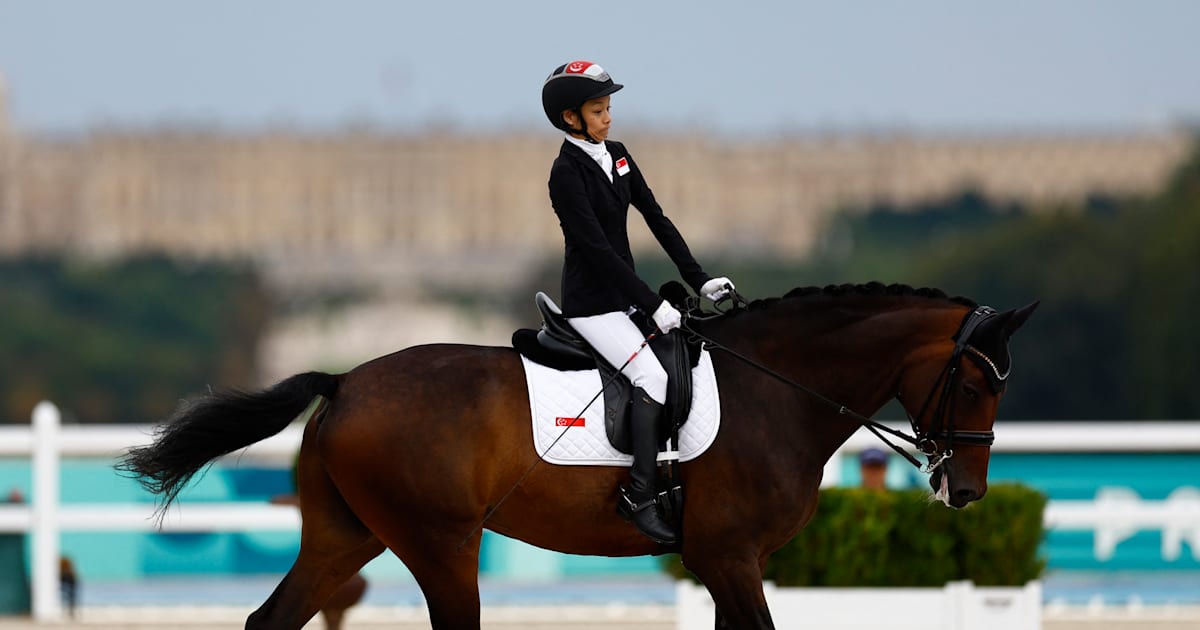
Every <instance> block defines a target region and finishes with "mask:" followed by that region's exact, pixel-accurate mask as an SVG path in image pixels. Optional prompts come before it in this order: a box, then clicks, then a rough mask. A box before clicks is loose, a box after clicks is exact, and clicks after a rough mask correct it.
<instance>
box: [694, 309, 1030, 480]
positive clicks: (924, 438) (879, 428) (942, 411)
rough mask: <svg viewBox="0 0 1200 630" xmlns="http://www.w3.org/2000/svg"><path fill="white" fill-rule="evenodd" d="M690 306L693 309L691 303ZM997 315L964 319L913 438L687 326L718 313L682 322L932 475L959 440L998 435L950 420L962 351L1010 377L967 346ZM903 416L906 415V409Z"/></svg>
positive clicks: (977, 442)
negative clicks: (924, 425)
mask: <svg viewBox="0 0 1200 630" xmlns="http://www.w3.org/2000/svg"><path fill="white" fill-rule="evenodd" d="M725 300H732V301H733V302H734V304H735V305H736V306H745V305H746V299H745V298H743V297H742V296H741V295H740V294H738V293H737V292H736V291H730V292H729V294H728V295H727V297H726V298H725V299H723V300H721V302H724V301H725ZM697 302H698V300H697ZM719 305H720V302H718V303H717V306H716V308H717V311H718V312H719V313H720V315H724V314H726V313H727V312H728V310H725V311H722V310H721V309H720V307H719ZM688 306H692V305H691V304H689V305H688ZM689 310H690V309H689ZM995 314H996V311H995V310H993V309H991V308H989V307H987V306H980V307H978V308H976V309H975V310H973V311H971V312H970V313H968V314H967V316H966V318H965V319H964V320H963V323H962V324H961V325H960V327H959V330H958V332H957V333H955V334H954V337H952V338H953V339H954V340H955V344H954V352H953V353H951V355H950V359H949V360H948V361H947V362H946V366H945V367H943V368H942V372H941V374H939V375H938V378H937V380H935V381H934V383H933V387H932V388H930V391H929V395H928V396H927V397H926V398H925V403H924V404H923V405H922V406H921V411H920V412H919V413H917V416H916V418H914V417H913V416H912V415H911V414H908V420H909V425H910V426H911V427H912V431H913V435H908V434H906V433H904V432H902V431H898V430H896V429H893V428H891V427H889V426H887V425H884V424H882V423H880V422H878V421H876V420H872V419H871V418H868V417H867V416H864V415H862V414H860V413H858V412H856V411H854V410H852V409H850V408H849V407H846V406H845V405H843V404H841V403H838V402H836V401H834V400H832V399H830V398H828V397H826V396H825V395H823V394H821V393H820V392H817V391H816V390H814V389H812V388H810V387H806V386H805V385H803V384H801V383H797V382H796V381H793V380H792V379H790V378H788V377H786V376H784V375H782V374H780V373H779V372H776V371H775V370H772V369H771V368H769V367H767V366H765V365H763V364H761V363H759V362H757V361H755V360H753V359H751V358H749V357H747V356H745V355H743V354H741V353H739V352H737V351H735V350H733V349H731V348H729V347H728V346H725V345H723V344H721V343H720V342H718V341H716V340H714V339H712V338H711V337H708V336H706V335H704V334H703V333H701V332H699V331H697V330H696V329H695V328H694V327H692V326H691V325H689V322H690V321H691V320H694V319H699V320H704V319H712V318H713V317H718V316H719V315H714V316H711V317H699V318H698V317H694V316H693V317H688V318H685V319H684V321H683V324H682V326H681V327H682V328H683V329H684V330H686V331H687V332H688V334H690V335H692V336H693V337H694V338H695V339H697V340H699V341H701V342H703V343H704V345H705V347H707V348H709V349H712V350H720V351H722V352H725V353H727V354H729V355H730V356H732V357H734V358H736V359H738V360H739V361H742V362H743V363H745V364H746V365H749V366H751V367H753V368H755V369H757V370H758V371H760V372H762V373H764V374H766V375H768V376H770V377H772V378H774V379H776V380H778V381H780V382H782V383H784V384H785V385H788V386H790V387H792V388H794V389H798V390H800V391H802V392H804V393H805V394H808V395H809V396H811V397H813V398H815V399H817V400H819V401H820V402H822V403H825V404H826V405H828V406H829V407H832V408H834V409H836V410H837V413H838V415H840V416H845V417H848V418H850V419H852V420H855V421H856V422H858V423H859V424H860V425H862V426H864V427H866V428H867V430H869V431H870V432H871V433H873V434H875V437H877V438H879V439H880V441H882V442H883V443H884V444H887V445H888V447H890V448H891V449H892V450H893V451H896V452H897V453H899V454H900V455H901V456H902V457H904V459H906V460H908V462H909V463H911V464H912V465H913V466H915V467H917V468H918V469H919V470H920V471H921V472H923V473H931V472H933V471H934V470H936V469H937V468H938V467H939V466H941V465H942V464H943V463H945V461H946V460H948V459H950V458H951V457H953V456H954V450H953V445H954V441H955V440H956V439H957V440H958V441H959V443H961V444H967V445H973V446H986V447H990V446H991V445H992V443H993V442H994V441H995V433H993V432H992V431H955V430H954V424H953V420H952V419H951V420H949V421H948V420H947V416H946V411H947V409H948V407H949V403H950V401H951V400H952V398H953V390H954V387H953V383H954V377H955V376H956V375H957V373H958V368H959V365H960V364H961V361H962V355H963V351H964V350H966V351H969V352H970V353H971V354H970V355H969V356H971V358H972V359H974V358H975V357H977V356H978V357H980V358H981V360H982V362H985V363H986V364H987V365H988V366H991V368H992V372H994V374H993V375H990V376H994V377H995V378H994V379H992V380H993V381H999V383H1000V384H1001V385H1002V384H1003V382H1004V380H1005V379H1007V378H1008V372H1007V371H1006V372H1005V373H1004V374H1000V373H999V370H997V369H996V368H995V363H993V362H992V361H991V359H989V358H988V357H987V356H986V355H984V354H983V353H982V352H980V351H979V350H978V349H976V348H975V347H973V346H970V345H967V342H968V341H969V340H970V337H971V333H973V332H974V331H975V329H976V328H978V327H979V325H980V324H981V323H983V322H984V321H985V320H987V319H989V318H991V317H992V316H994V315H995ZM939 386H940V388H941V391H940V395H939V396H938V405H937V407H936V408H935V411H934V418H933V419H932V420H931V422H930V431H929V432H923V431H921V429H920V427H919V426H918V425H917V418H920V417H922V416H924V415H925V411H926V410H927V409H928V407H929V403H930V402H931V401H932V400H933V397H934V394H935V393H938V391H939ZM993 386H994V387H995V386H996V384H995V382H993ZM905 413H906V414H907V411H906V412H905ZM935 427H936V428H935ZM883 433H887V434H889V435H891V436H893V437H895V438H898V439H900V440H903V441H905V442H907V443H909V444H912V445H913V446H914V447H916V448H917V450H919V451H921V453H923V454H924V455H925V456H926V457H927V458H928V459H929V463H928V464H927V465H925V466H922V465H921V462H920V461H918V460H917V458H916V457H914V456H913V455H912V454H911V453H909V452H908V451H906V450H904V449H903V448H901V447H900V446H898V445H896V444H895V443H894V442H892V441H891V440H889V439H888V438H887V437H885V436H884V435H883ZM938 439H941V440H944V441H945V442H946V448H945V449H944V450H942V451H939V450H938V446H937V442H936V440H938Z"/></svg>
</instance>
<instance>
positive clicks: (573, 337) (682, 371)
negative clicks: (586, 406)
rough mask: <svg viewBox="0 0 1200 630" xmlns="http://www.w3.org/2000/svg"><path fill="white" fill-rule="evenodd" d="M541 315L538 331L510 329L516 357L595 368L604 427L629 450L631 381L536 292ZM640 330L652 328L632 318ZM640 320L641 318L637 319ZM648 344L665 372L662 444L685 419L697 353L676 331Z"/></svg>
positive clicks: (616, 442) (567, 367)
mask: <svg viewBox="0 0 1200 630" xmlns="http://www.w3.org/2000/svg"><path fill="white" fill-rule="evenodd" d="M534 302H535V303H536V304H537V308H538V312H539V313H541V316H542V327H541V328H540V329H539V330H531V329H528V328H523V329H520V330H517V331H516V332H514V333H513V337H512V345H513V348H515V349H516V350H517V352H519V353H520V354H521V355H522V356H524V357H525V358H527V359H529V360H530V361H533V362H534V363H538V364H541V365H544V366H546V367H549V368H553V369H556V370H595V369H599V370H600V382H601V383H602V384H603V385H604V428H605V431H606V433H607V434H608V440H609V442H611V443H612V445H613V447H614V448H616V449H617V450H618V451H621V452H622V453H626V454H631V453H632V451H633V449H632V444H631V442H630V433H629V409H630V404H631V402H630V401H631V399H632V396H633V385H632V384H631V383H630V382H629V379H628V378H627V377H626V376H625V375H624V374H621V373H620V372H618V371H617V369H618V368H619V367H621V366H614V365H612V364H610V363H609V362H608V361H606V360H605V359H604V358H603V357H601V356H600V354H599V353H597V352H596V351H595V350H593V349H592V347H591V346H590V345H588V343H587V341H585V340H584V339H583V337H581V336H580V335H579V333H578V332H576V331H575V329H574V328H571V324H570V323H568V322H567V318H566V317H563V314H562V310H561V309H560V308H559V307H558V305H557V304H555V303H554V301H553V300H551V299H550V297H549V296H548V295H546V294H545V293H542V292H540V291H539V292H538V294H537V296H536V297H535V298H534ZM637 315H640V314H635V316H634V322H635V323H638V325H639V327H640V328H641V329H642V331H643V333H645V334H647V335H648V334H649V333H648V332H646V331H647V329H648V328H649V329H651V330H653V324H652V323H650V322H648V321H645V320H643V321H640V322H639V321H638V320H639V318H638V317H637ZM643 319H644V318H643ZM650 349H651V350H652V351H653V352H654V354H655V356H657V357H658V360H659V362H660V363H661V364H662V366H663V369H664V370H666V372H667V383H668V385H667V402H666V405H665V406H664V411H663V414H662V417H661V419H660V421H659V427H658V440H659V447H660V448H662V447H663V446H664V445H665V443H666V441H667V439H668V438H672V437H674V436H677V435H678V431H679V427H681V426H682V425H683V423H684V422H686V421H687V418H688V414H689V412H690V411H691V406H692V368H694V367H695V365H696V362H697V361H699V352H696V351H693V349H692V348H689V344H688V343H686V341H685V340H684V338H683V335H682V332H681V331H680V330H673V331H671V332H670V333H668V334H666V335H663V334H659V335H657V336H655V337H654V339H652V340H651V341H650Z"/></svg>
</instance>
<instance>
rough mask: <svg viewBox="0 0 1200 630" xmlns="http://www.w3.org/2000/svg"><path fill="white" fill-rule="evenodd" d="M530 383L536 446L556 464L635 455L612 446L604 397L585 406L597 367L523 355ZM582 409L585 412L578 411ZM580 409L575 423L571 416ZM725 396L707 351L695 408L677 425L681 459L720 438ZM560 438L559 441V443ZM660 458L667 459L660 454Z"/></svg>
mask: <svg viewBox="0 0 1200 630" xmlns="http://www.w3.org/2000/svg"><path fill="white" fill-rule="evenodd" d="M521 363H522V364H524V366H525V382H526V383H527V384H528V386H529V407H530V415H531V416H532V418H533V446H534V448H536V449H537V452H538V455H540V456H541V457H542V459H544V460H545V461H547V462H550V463H552V464H567V465H576V466H585V465H586V466H596V465H599V466H629V465H630V464H631V463H632V462H633V456H632V455H626V454H625V453H622V452H621V451H618V450H617V449H615V448H613V446H612V444H610V443H609V442H608V434H607V433H606V432H605V429H604V397H603V396H600V397H598V398H596V400H595V402H593V403H592V404H591V405H589V406H588V407H587V408H586V409H584V405H586V404H587V403H588V401H589V400H591V399H592V397H593V396H595V395H596V392H599V391H600V385H601V380H600V371H599V370H577V371H570V372H560V371H558V370H555V369H554V368H548V367H546V366H544V365H539V364H537V363H534V362H533V361H530V360H529V359H526V358H525V357H521ZM581 410H582V413H580V412H581ZM576 414H578V418H579V419H578V420H576V421H575V423H574V425H572V424H571V419H572V418H575V417H576ZM720 424H721V401H720V398H719V397H718V395H717V379H716V375H715V374H714V373H713V366H712V358H711V357H710V356H709V353H708V351H707V350H705V351H702V352H701V353H700V362H699V363H698V364H697V365H696V368H695V369H693V370H692V411H691V415H689V416H688V421H687V423H686V424H684V425H683V427H682V428H681V429H680V430H679V461H683V462H686V461H688V460H690V459H695V458H696V457H699V456H700V454H701V453H703V452H704V451H705V450H706V449H707V448H708V447H709V446H710V445H711V444H712V443H713V440H714V439H716V437H717V428H718V427H719V426H720ZM555 440H557V442H555ZM659 459H663V456H662V455H660V456H659Z"/></svg>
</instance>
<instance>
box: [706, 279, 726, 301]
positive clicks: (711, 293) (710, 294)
mask: <svg viewBox="0 0 1200 630" xmlns="http://www.w3.org/2000/svg"><path fill="white" fill-rule="evenodd" d="M732 291H733V281H732V280H730V279H729V278H713V279H712V280H709V281H708V282H705V283H704V286H702V287H700V295H703V296H704V297H706V298H708V299H710V300H712V301H714V302H716V301H717V300H720V299H721V298H724V297H727V296H728V295H729V294H730V293H731V292H732Z"/></svg>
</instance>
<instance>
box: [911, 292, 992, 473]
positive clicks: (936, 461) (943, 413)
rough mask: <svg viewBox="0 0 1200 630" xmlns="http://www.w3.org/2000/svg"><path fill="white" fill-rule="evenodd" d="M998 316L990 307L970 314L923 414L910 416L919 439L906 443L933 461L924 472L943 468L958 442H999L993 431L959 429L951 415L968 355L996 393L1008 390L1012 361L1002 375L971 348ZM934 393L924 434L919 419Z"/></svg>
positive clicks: (977, 309)
mask: <svg viewBox="0 0 1200 630" xmlns="http://www.w3.org/2000/svg"><path fill="white" fill-rule="evenodd" d="M995 315H996V311H995V309H992V308H990V307H987V306H980V307H978V308H976V309H975V310H973V311H971V312H970V313H968V314H967V316H966V317H965V318H964V319H963V323H962V324H961V325H960V326H959V329H958V332H957V333H955V334H954V337H952V339H954V352H952V353H951V354H950V359H949V360H948V361H946V365H945V367H943V368H942V371H941V373H940V374H938V377H937V380H936V381H934V382H933V387H932V388H931V389H930V390H929V395H928V396H926V397H925V402H924V404H922V405H921V411H920V412H918V413H917V415H916V417H913V415H912V414H908V423H909V426H911V427H912V431H913V435H914V436H915V437H914V438H911V439H909V438H908V437H907V436H905V438H906V441H909V442H911V443H912V444H913V445H914V446H916V447H917V450H919V451H921V453H923V454H924V455H925V456H926V457H927V458H929V464H928V465H927V466H926V467H925V468H924V469H923V471H924V472H933V471H934V470H935V469H937V467H938V466H941V465H942V464H943V463H944V462H945V461H946V460H948V459H950V458H951V457H953V456H954V445H955V443H958V444H965V445H967V446H983V447H990V446H991V445H992V443H993V442H995V441H996V434H995V433H994V432H992V431H957V430H955V429H954V417H953V416H951V415H949V414H948V413H947V412H948V410H949V409H950V407H951V406H952V405H953V402H954V394H955V392H956V388H955V387H954V383H955V377H956V376H958V370H959V367H961V366H962V358H963V354H964V353H965V354H966V356H968V357H970V358H971V360H972V361H974V362H975V363H976V364H977V365H978V366H979V367H980V369H982V370H983V373H984V374H986V375H987V377H988V384H989V385H991V387H992V391H993V392H996V393H999V392H1000V391H1001V390H1003V389H1004V384H1005V381H1007V380H1008V374H1009V372H1011V371H1012V362H1011V361H1010V362H1009V369H1008V370H1005V371H1004V373H1001V372H1000V369H999V368H998V367H996V363H995V362H994V361H992V360H991V359H990V358H988V356H987V355H986V354H984V353H983V352H982V351H980V350H979V349H978V348H976V347H975V346H972V345H970V341H971V334H972V333H974V332H975V330H976V329H977V328H978V327H979V325H980V324H982V323H983V322H985V321H987V320H989V319H991V318H992V317H995ZM939 387H940V389H939ZM934 394H937V406H936V407H935V408H934V410H933V416H932V417H931V418H930V421H929V430H928V431H922V430H921V428H920V426H919V425H918V424H917V420H918V419H919V418H921V417H923V416H924V415H925V412H926V411H927V410H928V409H929V405H930V403H932V402H933V397H934ZM897 398H899V396H897ZM905 413H906V414H907V413H908V412H907V411H905ZM939 440H940V441H941V442H943V443H944V444H945V447H944V448H941V449H939V448H938V441H939Z"/></svg>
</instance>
